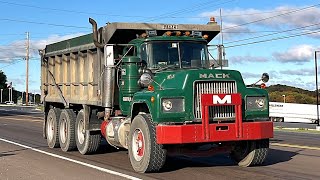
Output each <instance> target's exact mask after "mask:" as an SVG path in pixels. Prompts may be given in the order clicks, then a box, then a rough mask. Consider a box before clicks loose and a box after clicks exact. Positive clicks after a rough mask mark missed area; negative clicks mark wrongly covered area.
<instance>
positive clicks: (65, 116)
mask: <svg viewBox="0 0 320 180" xmlns="http://www.w3.org/2000/svg"><path fill="white" fill-rule="evenodd" d="M75 116H76V115H75V113H74V112H73V110H72V109H64V110H62V112H61V115H60V120H59V143H60V148H61V150H62V151H64V152H67V151H71V150H74V149H75V148H76V147H77V145H76V141H75V133H74V131H75V119H76V118H75Z"/></svg>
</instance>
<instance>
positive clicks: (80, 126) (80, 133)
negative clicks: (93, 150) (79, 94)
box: [77, 119, 85, 144]
mask: <svg viewBox="0 0 320 180" xmlns="http://www.w3.org/2000/svg"><path fill="white" fill-rule="evenodd" d="M84 133H85V130H84V122H83V119H81V120H79V123H78V127H77V135H78V142H79V143H80V144H83V142H84Z"/></svg>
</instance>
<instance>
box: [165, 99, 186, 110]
mask: <svg viewBox="0 0 320 180" xmlns="http://www.w3.org/2000/svg"><path fill="white" fill-rule="evenodd" d="M162 110H163V112H183V111H184V99H183V98H176V99H173V98H172V99H170V98H163V99H162Z"/></svg>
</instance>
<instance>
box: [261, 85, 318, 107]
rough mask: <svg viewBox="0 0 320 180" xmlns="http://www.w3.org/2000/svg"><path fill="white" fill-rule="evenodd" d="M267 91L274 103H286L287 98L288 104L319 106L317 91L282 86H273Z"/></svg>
mask: <svg viewBox="0 0 320 180" xmlns="http://www.w3.org/2000/svg"><path fill="white" fill-rule="evenodd" d="M266 90H267V91H268V93H269V98H270V101H272V102H284V98H285V101H286V102H287V103H299V104H317V96H316V95H317V94H316V91H308V90H305V89H301V88H296V87H292V86H286V85H280V84H277V85H271V86H269V87H267V89H266ZM284 96H285V97H284Z"/></svg>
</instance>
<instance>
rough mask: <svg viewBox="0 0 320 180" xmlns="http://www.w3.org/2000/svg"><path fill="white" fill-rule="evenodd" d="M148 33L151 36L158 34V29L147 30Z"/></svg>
mask: <svg viewBox="0 0 320 180" xmlns="http://www.w3.org/2000/svg"><path fill="white" fill-rule="evenodd" d="M146 33H147V34H148V36H149V37H151V36H157V35H158V34H157V30H146Z"/></svg>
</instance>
